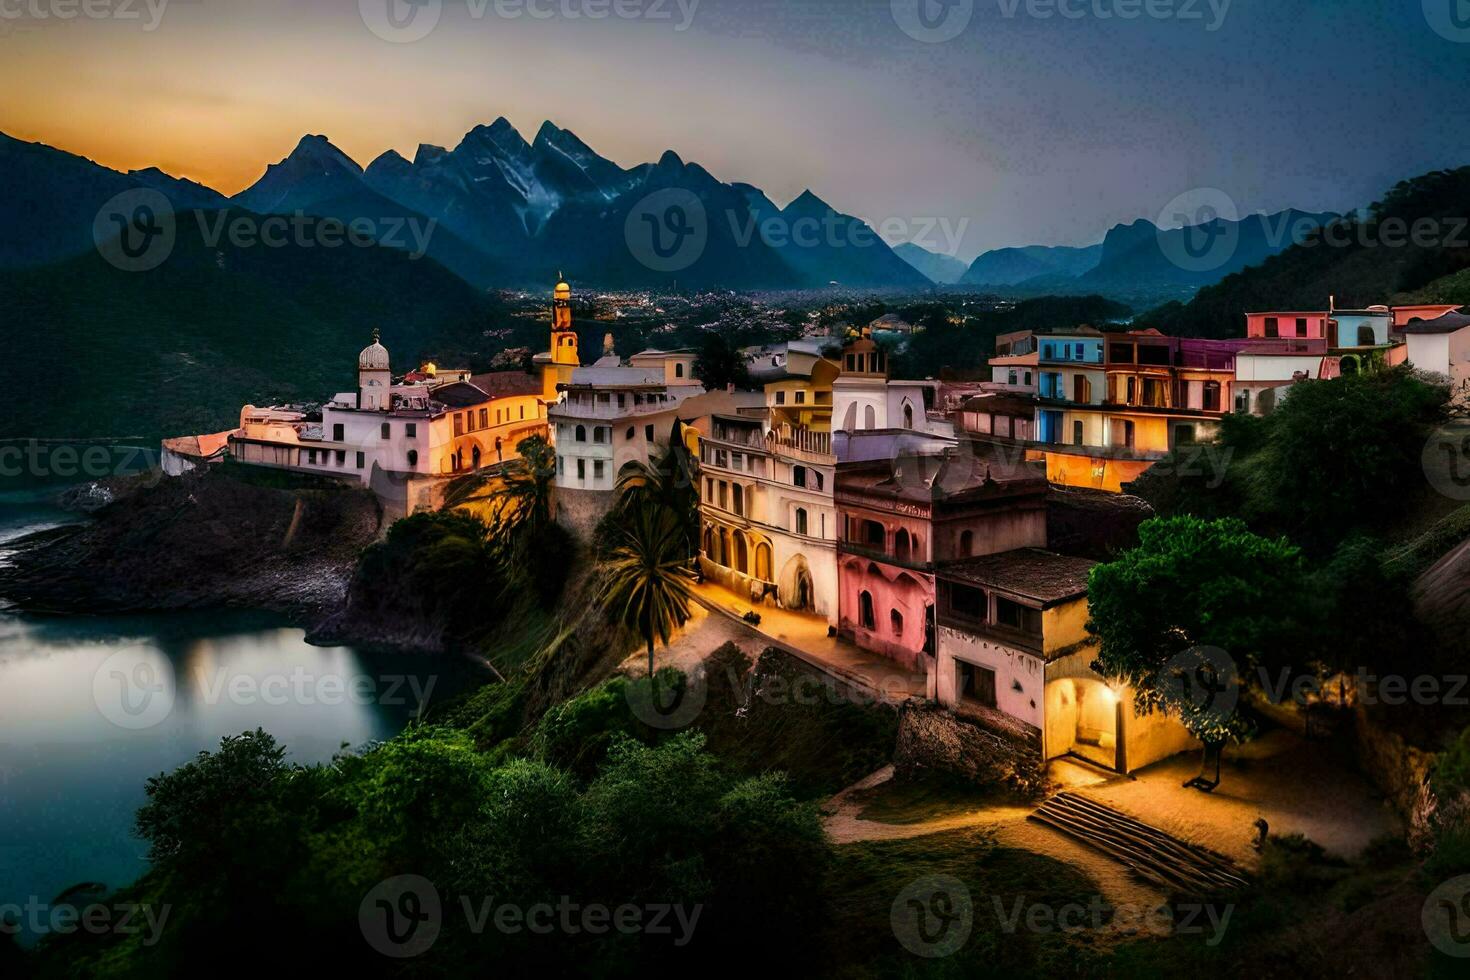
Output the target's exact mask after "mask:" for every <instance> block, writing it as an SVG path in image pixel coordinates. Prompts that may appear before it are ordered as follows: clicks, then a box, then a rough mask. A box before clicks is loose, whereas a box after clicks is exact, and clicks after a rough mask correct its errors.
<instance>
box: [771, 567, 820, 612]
mask: <svg viewBox="0 0 1470 980" xmlns="http://www.w3.org/2000/svg"><path fill="white" fill-rule="evenodd" d="M776 585H777V587H778V589H779V593H780V596H781V605H782V606H783V607H785V608H787V609H791V610H804V611H807V612H811V611H814V610H815V609H816V595H817V594H816V589H815V588H814V587H813V586H812V570H811V567H810V566H809V565H807V561H806V556H805V555H793V556H792V557H791V560H790V561H788V562H787V563H786V567H785V568H783V569H781V579H780V581H779V582H777V583H776Z"/></svg>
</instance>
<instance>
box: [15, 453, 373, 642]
mask: <svg viewBox="0 0 1470 980" xmlns="http://www.w3.org/2000/svg"><path fill="white" fill-rule="evenodd" d="M71 495H72V496H73V497H77V500H76V502H77V503H81V502H83V501H85V502H87V503H100V504H101V506H99V507H97V508H96V509H95V510H94V511H92V520H91V521H89V522H87V523H84V524H79V525H74V526H69V527H64V528H57V529H55V530H51V531H45V532H42V533H40V534H35V535H32V536H30V537H28V538H24V539H22V540H20V541H17V542H12V543H11V544H10V545H9V546H8V547H9V549H10V551H11V553H10V555H9V556H8V564H7V565H6V566H5V567H0V597H3V599H4V600H7V601H8V602H9V603H10V604H11V605H12V606H13V607H15V608H19V609H21V610H24V611H27V612H34V613H49V614H98V613H136V612H160V611H170V610H183V609H205V608H219V607H248V608H253V609H262V610H266V611H270V612H277V613H282V614H285V615H287V616H289V617H290V618H292V619H293V620H296V621H298V622H302V623H304V624H306V625H308V627H315V626H316V625H318V624H320V623H322V622H324V621H325V620H327V619H328V618H329V617H332V616H333V615H334V614H336V613H337V612H338V611H339V610H340V609H341V608H342V607H343V604H344V602H345V600H346V597H347V589H348V585H349V583H350V582H351V580H352V574H353V570H354V568H355V567H356V563H357V558H358V556H359V554H360V553H361V552H362V549H363V548H365V547H367V546H368V545H369V544H371V543H372V542H373V541H375V540H377V538H378V536H379V534H380V533H381V531H382V529H383V515H382V510H381V508H380V507H379V505H378V502H377V499H376V498H375V497H374V496H373V494H372V493H371V492H369V491H367V490H355V489H348V488H342V489H291V488H283V487H276V486H269V485H263V484H260V483H257V482H254V481H249V480H245V479H240V478H238V477H237V476H234V475H230V474H226V473H222V472H203V473H191V474H187V475H185V476H182V477H177V478H171V479H163V480H152V479H146V478H139V479H135V480H132V481H112V482H110V483H109V485H107V486H106V487H96V488H91V489H87V488H84V490H83V491H82V492H80V493H79V494H78V492H76V491H73V492H71ZM82 509H90V508H87V507H83V508H82Z"/></svg>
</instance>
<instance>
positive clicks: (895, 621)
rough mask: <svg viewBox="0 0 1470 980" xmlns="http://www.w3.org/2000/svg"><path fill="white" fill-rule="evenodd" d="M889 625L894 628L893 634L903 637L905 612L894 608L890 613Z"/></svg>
mask: <svg viewBox="0 0 1470 980" xmlns="http://www.w3.org/2000/svg"><path fill="white" fill-rule="evenodd" d="M888 625H889V626H891V627H892V628H893V635H894V636H895V637H897V638H900V639H901V638H902V637H903V613H901V612H899V611H898V610H897V609H894V610H893V611H891V612H890V613H889V614H888Z"/></svg>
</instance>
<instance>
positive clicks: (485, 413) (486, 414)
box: [480, 408, 500, 429]
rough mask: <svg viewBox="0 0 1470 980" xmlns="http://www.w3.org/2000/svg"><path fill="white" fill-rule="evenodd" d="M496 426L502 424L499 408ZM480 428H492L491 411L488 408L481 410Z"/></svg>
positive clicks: (496, 411) (496, 412)
mask: <svg viewBox="0 0 1470 980" xmlns="http://www.w3.org/2000/svg"><path fill="white" fill-rule="evenodd" d="M495 424H496V425H499V424H500V409H498V408H497V409H496V410H495ZM480 428H482V429H488V428H490V409H488V408H482V409H480Z"/></svg>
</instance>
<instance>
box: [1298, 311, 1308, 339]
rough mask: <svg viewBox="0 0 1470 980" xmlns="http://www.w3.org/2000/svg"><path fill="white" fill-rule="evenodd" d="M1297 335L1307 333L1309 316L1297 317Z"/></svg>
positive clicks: (1301, 335)
mask: <svg viewBox="0 0 1470 980" xmlns="http://www.w3.org/2000/svg"><path fill="white" fill-rule="evenodd" d="M1296 335H1297V336H1298V337H1305V336H1306V335H1307V318H1306V317H1304V316H1299V317H1297V318H1296Z"/></svg>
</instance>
